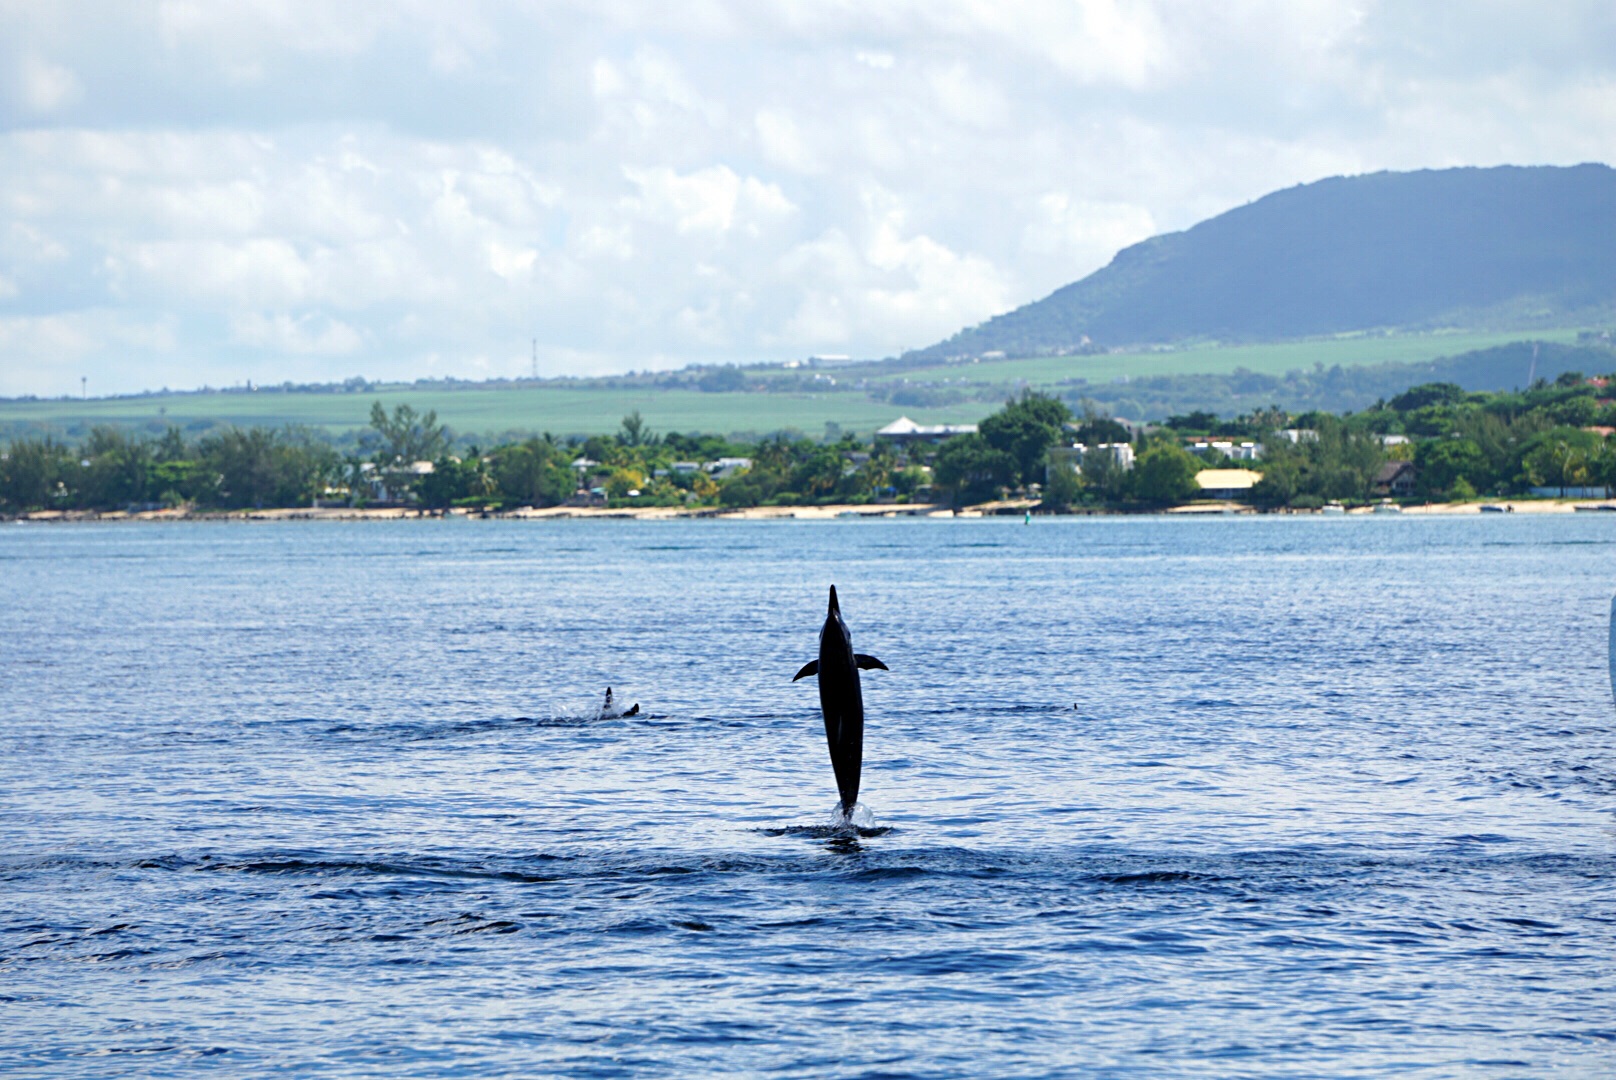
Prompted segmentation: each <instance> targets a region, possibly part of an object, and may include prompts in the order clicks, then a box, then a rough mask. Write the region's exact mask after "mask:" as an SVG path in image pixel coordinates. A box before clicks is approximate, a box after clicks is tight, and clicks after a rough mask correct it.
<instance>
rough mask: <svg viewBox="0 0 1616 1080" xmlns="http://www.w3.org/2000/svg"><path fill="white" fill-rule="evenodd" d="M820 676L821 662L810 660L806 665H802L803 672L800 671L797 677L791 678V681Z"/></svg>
mask: <svg viewBox="0 0 1616 1080" xmlns="http://www.w3.org/2000/svg"><path fill="white" fill-rule="evenodd" d="M818 674H819V661H818V660H810V661H808V662H807V663H806V664H804V665H802V670H801V671H799V672H797V673H796V674H795V675H793V676H791V681H792V682H796V681H797V680H798V679H806V678H807V677H808V676H810V675H818Z"/></svg>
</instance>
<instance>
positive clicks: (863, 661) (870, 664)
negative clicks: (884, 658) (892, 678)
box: [853, 653, 892, 671]
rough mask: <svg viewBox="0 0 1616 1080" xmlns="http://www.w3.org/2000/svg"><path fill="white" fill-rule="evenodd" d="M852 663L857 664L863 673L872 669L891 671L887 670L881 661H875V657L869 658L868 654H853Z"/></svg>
mask: <svg viewBox="0 0 1616 1080" xmlns="http://www.w3.org/2000/svg"><path fill="white" fill-rule="evenodd" d="M853 663H855V664H857V665H858V666H859V667H861V668H863V669H864V670H865V671H869V670H870V669H872V668H880V669H881V670H882V671H891V670H892V669H891V668H889V667H887V666H886V665H885V664H883V663H882V662H881V661H879V660H877V659H876V658H875V657H873V656H870V655H869V654H868V653H854V654H853Z"/></svg>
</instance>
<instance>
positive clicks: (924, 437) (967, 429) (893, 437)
mask: <svg viewBox="0 0 1616 1080" xmlns="http://www.w3.org/2000/svg"><path fill="white" fill-rule="evenodd" d="M975 434H976V425H975V424H917V423H915V422H914V421H913V420H911V419H909V418H908V417H907V416H900V417H898V418H897V419H896V420H894V421H892V423H890V424H888V425H887V426H886V427H884V428H882V429H881V430H879V431H877V432H876V433H875V437H876V438H877V439H886V440H888V441H890V442H894V443H897V444H899V445H900V446H902V445H906V444H908V443H914V442H934V443H936V442H942V441H943V440H944V439H949V438H953V437H954V436H955V435H975Z"/></svg>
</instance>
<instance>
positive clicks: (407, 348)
mask: <svg viewBox="0 0 1616 1080" xmlns="http://www.w3.org/2000/svg"><path fill="white" fill-rule="evenodd" d="M1613 147H1616V4H1612V3H1610V0H1593V2H1582V0H1556V2H1555V3H1553V4H1547V5H1545V4H1540V3H1527V2H1499V0H1471V2H1468V3H1465V4H1462V5H1460V4H1454V3H1451V2H1435V3H1425V2H1420V0H1398V2H1395V3H1392V2H1386V3H1380V2H1372V0H1363V2H1336V0H1223V2H1221V3H1218V4H1208V3H1205V2H1203V0H1140V2H1128V0H857V2H854V0H734V2H728V0H685V2H682V3H676V4H669V3H666V2H647V3H641V2H638V0H579V2H572V0H534V2H506V3H491V2H488V3H485V2H479V0H455V2H453V3H442V2H436V0H391V2H387V3H369V2H365V0H345V2H343V3H332V2H330V0H231V2H229V3H224V2H212V0H209V2H203V0H162V2H148V3H140V2H129V0H123V2H108V3H95V2H82V3H81V2H74V0H60V2H51V3H41V2H39V0H0V395H3V396H17V395H23V394H36V395H40V396H56V395H62V394H74V395H76V394H78V393H80V391H81V388H82V387H84V386H87V387H88V392H89V393H90V394H91V395H92V396H94V395H97V394H115V393H130V392H137V391H140V390H143V389H157V388H160V387H165V386H166V387H170V388H174V389H183V388H193V387H197V386H202V385H212V386H233V385H238V384H241V383H244V382H245V381H248V380H251V381H253V382H255V383H259V384H264V383H279V382H282V381H287V380H290V381H293V382H323V381H335V380H341V379H344V378H347V377H350V376H354V375H360V376H364V377H366V378H370V379H414V378H423V377H424V378H439V377H446V376H447V377H455V378H468V379H483V378H490V377H513V376H525V375H527V374H530V373H531V371H532V369H533V361H534V348H533V342H534V341H535V340H536V341H537V349H536V357H537V368H538V370H539V372H540V374H542V375H546V376H550V375H589V374H604V373H610V372H622V371H628V370H646V369H659V368H670V367H682V366H684V365H686V364H691V363H731V362H733V363H752V362H760V361H774V360H782V361H783V360H789V359H797V358H801V357H806V356H810V355H816V354H820V355H824V354H845V355H851V356H858V357H881V356H889V355H896V354H898V353H901V352H902V351H904V350H905V349H909V348H918V347H923V346H926V345H929V344H932V343H933V342H935V341H938V340H940V339H942V338H945V337H947V336H948V335H950V334H952V333H954V332H955V331H957V330H959V329H960V328H962V327H965V326H969V325H973V324H975V323H978V322H980V321H982V320H984V319H986V318H988V317H990V316H992V315H995V314H998V313H1000V312H1003V311H1006V310H1010V309H1012V308H1015V307H1018V306H1020V305H1021V304H1024V303H1028V302H1030V301H1033V300H1036V299H1039V298H1041V297H1043V296H1046V295H1048V294H1049V293H1050V292H1052V291H1053V290H1055V289H1056V288H1058V287H1060V286H1061V285H1064V284H1066V283H1068V282H1070V281H1074V280H1077V279H1079V278H1081V277H1083V276H1084V275H1086V274H1088V273H1091V272H1092V271H1094V270H1096V269H1098V268H1100V267H1101V266H1103V265H1105V264H1106V263H1107V262H1109V261H1110V259H1111V257H1112V255H1113V254H1114V253H1115V252H1116V251H1117V250H1118V249H1119V248H1121V247H1123V246H1125V245H1127V244H1130V243H1134V242H1136V241H1139V240H1142V239H1144V238H1146V237H1147V236H1151V235H1154V234H1157V233H1160V232H1166V231H1172V230H1177V229H1183V228H1187V227H1188V226H1190V225H1193V224H1194V223H1196V222H1197V221H1200V220H1202V219H1204V218H1206V217H1209V216H1211V215H1213V214H1216V213H1219V212H1221V211H1224V210H1227V209H1230V208H1231V207H1234V206H1238V205H1241V204H1242V203H1245V202H1249V201H1251V200H1253V199H1256V198H1259V197H1261V196H1262V195H1264V194H1266V193H1268V192H1270V191H1273V190H1276V189H1279V188H1283V187H1288V186H1291V185H1294V184H1298V183H1305V182H1308V181H1312V180H1317V179H1321V178H1324V177H1327V176H1335V175H1350V174H1356V173H1364V172H1374V171H1377V170H1381V169H1417V168H1444V167H1451V166H1458V165H1496V164H1565V165H1569V164H1575V163H1578V162H1583V161H1604V162H1611V161H1612V160H1613V158H1616V151H1613ZM81 379H83V380H85V382H84V383H81V381H80V380H81Z"/></svg>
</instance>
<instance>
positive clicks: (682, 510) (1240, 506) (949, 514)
mask: <svg viewBox="0 0 1616 1080" xmlns="http://www.w3.org/2000/svg"><path fill="white" fill-rule="evenodd" d="M1484 505H1485V506H1487V507H1497V508H1499V510H1498V511H1497V512H1500V513H1516V514H1570V513H1574V512H1576V511H1578V510H1583V511H1594V510H1599V511H1606V512H1616V499H1596V500H1589V499H1500V500H1497V501H1495V502H1490V503H1485V504H1484V503H1479V502H1462V503H1422V504H1418V505H1409V506H1401V507H1399V508H1398V512H1400V513H1403V514H1419V515H1437V514H1480V513H1482V507H1483V506H1484ZM1036 507H1037V504H1036V503H1034V502H1032V501H1030V500H1004V501H1000V502H992V503H982V504H980V505H978V506H968V507H962V508H960V509H951V508H949V507H947V506H943V505H941V504H933V503H920V504H903V505H898V504H892V503H882V504H876V505H869V504H863V505H832V506H753V507H747V508H745V509H740V510H723V509H719V508H717V507H710V506H708V507H692V508H686V507H676V506H647V507H643V508H634V507H599V506H550V507H545V508H543V509H538V508H534V507H522V508H520V509H517V510H504V511H497V512H489V513H481V512H478V511H475V510H465V509H462V508H458V507H456V508H454V509H450V510H416V509H412V508H409V507H399V506H385V507H351V506H342V507H284V508H280V509H274V510H230V511H224V510H218V511H191V510H186V509H184V508H176V509H171V510H143V511H136V512H128V511H122V510H111V511H106V512H102V513H97V512H95V511H89V510H84V511H78V510H36V511H34V512H33V513H30V514H24V515H22V516H21V517H19V518H17V519H16V520H18V521H28V522H40V523H49V522H69V521H393V520H399V519H403V518H433V517H476V518H500V519H511V520H518V521H561V520H579V519H583V520H589V519H612V518H616V519H629V520H634V521H669V520H673V519H682V518H713V519H717V520H722V521H823V520H828V519H832V518H897V517H926V518H980V517H996V516H1008V515H1016V514H1022V513H1025V512H1028V511H1034V510H1035V509H1036ZM1165 512H1166V513H1168V514H1175V515H1198V514H1257V513H1263V512H1264V511H1261V510H1258V509H1257V508H1256V507H1254V506H1250V505H1248V504H1246V503H1237V502H1195V503H1189V504H1186V505H1184V506H1175V507H1172V508H1171V509H1169V510H1167V511H1165ZM1277 512H1278V513H1288V514H1307V515H1315V514H1320V513H1321V511H1318V510H1282V511H1277ZM1375 512H1376V508H1375V507H1373V506H1357V507H1353V508H1352V509H1350V510H1348V511H1347V513H1348V514H1353V515H1359V514H1374V513H1375ZM1081 513H1086V514H1091V515H1092V514H1106V513H1117V511H1093V510H1090V511H1081Z"/></svg>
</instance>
